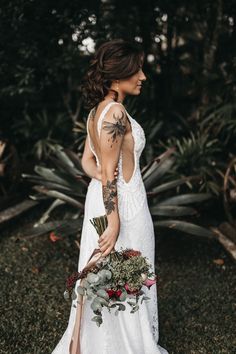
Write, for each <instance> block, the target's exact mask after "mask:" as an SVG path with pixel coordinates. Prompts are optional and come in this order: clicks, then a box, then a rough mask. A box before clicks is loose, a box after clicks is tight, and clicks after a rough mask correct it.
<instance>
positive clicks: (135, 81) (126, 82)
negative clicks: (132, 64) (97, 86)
mask: <svg viewBox="0 0 236 354" xmlns="http://www.w3.org/2000/svg"><path fill="white" fill-rule="evenodd" d="M145 80H146V76H145V75H144V72H143V69H142V67H141V66H140V69H139V71H138V72H137V73H135V74H134V75H132V76H131V77H129V78H128V79H122V80H119V91H121V92H123V93H124V94H125V95H126V94H127V95H139V94H140V91H141V87H142V81H145Z"/></svg>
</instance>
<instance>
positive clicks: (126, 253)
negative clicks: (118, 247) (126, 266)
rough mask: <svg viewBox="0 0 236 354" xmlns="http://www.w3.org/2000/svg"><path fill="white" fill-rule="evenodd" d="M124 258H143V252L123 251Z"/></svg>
mask: <svg viewBox="0 0 236 354" xmlns="http://www.w3.org/2000/svg"><path fill="white" fill-rule="evenodd" d="M123 256H124V257H125V258H131V257H137V256H141V252H140V251H136V250H133V249H131V248H129V249H126V250H125V251H123Z"/></svg>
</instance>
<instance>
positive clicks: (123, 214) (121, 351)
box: [52, 101, 168, 354]
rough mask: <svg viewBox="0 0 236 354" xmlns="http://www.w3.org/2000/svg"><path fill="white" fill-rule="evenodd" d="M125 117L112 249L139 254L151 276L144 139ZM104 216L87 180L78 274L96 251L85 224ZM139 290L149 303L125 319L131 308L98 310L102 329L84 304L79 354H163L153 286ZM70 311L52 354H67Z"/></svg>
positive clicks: (96, 185)
mask: <svg viewBox="0 0 236 354" xmlns="http://www.w3.org/2000/svg"><path fill="white" fill-rule="evenodd" d="M112 104H121V103H118V102H115V101H112V102H109V103H108V104H107V105H106V106H105V108H104V109H103V110H102V112H101V114H100V116H99V118H98V121H97V130H98V135H99V136H100V132H101V128H102V121H103V119H104V117H105V116H106V113H107V112H108V110H109V108H110V107H111V105H112ZM123 107H124V106H123ZM91 113H92V110H91V111H90V113H89V115H88V119H87V134H88V139H89V146H90V149H91V151H92V152H93V154H94V156H95V158H96V163H97V165H99V160H98V157H97V155H96V152H95V149H94V145H93V142H92V140H91V137H90V135H89V129H88V124H89V119H90V117H91ZM126 114H127V117H128V119H129V121H130V124H131V129H132V136H133V140H134V150H133V153H134V170H133V174H132V176H131V178H130V180H129V181H128V182H126V181H125V180H124V178H123V174H122V151H121V153H120V156H119V162H118V177H117V197H118V210H119V217H120V232H119V235H118V238H117V242H116V244H115V249H116V250H121V248H122V249H125V248H132V249H134V250H139V251H141V252H142V255H143V256H145V257H147V258H148V260H149V263H150V264H151V265H152V267H153V271H155V258H154V257H155V235H154V226H153V221H152V218H151V214H150V211H149V207H148V202H147V195H146V190H145V186H144V183H143V180H142V175H141V171H140V164H139V158H140V155H141V153H142V150H143V149H144V147H145V143H146V138H145V134H144V130H143V128H142V127H141V125H140V124H139V123H138V122H137V121H136V120H135V119H134V118H132V117H131V116H130V115H129V113H128V112H127V111H126ZM105 213H106V211H105V207H104V202H103V195H102V182H101V181H99V180H98V179H95V178H92V179H91V181H90V183H89V186H88V190H87V194H86V200H85V208H84V220H83V226H82V234H81V242H80V254H79V263H78V271H81V270H82V269H83V268H84V267H85V266H86V264H87V262H88V260H89V257H90V255H91V254H92V252H93V250H94V249H95V248H98V234H97V232H96V230H95V228H94V226H93V225H92V224H91V222H90V221H89V219H92V218H93V217H97V216H101V215H104V214H105ZM142 290H144V291H145V292H146V296H148V297H149V298H150V299H149V300H145V301H143V303H142V304H141V305H140V307H139V310H138V311H136V312H135V313H130V310H131V308H130V306H129V304H127V305H126V310H125V311H119V314H118V315H117V316H116V315H115V314H114V312H113V311H111V312H109V311H108V309H107V308H106V307H103V310H102V316H103V323H102V324H101V325H100V327H98V326H97V324H96V323H95V322H94V321H91V318H92V317H94V313H93V311H92V309H91V307H90V301H88V300H87V301H85V303H84V305H83V314H82V318H81V329H80V346H81V354H168V352H167V350H166V349H164V348H163V347H161V346H160V345H159V344H158V341H159V326H158V303H157V285H156V284H154V285H152V286H151V288H150V289H148V288H147V287H145V286H143V288H142ZM73 305H76V306H78V304H77V303H76V300H73V301H72V304H71V311H70V316H69V322H68V326H67V328H66V330H65V332H64V334H63V336H62V337H61V339H60V341H59V343H58V344H57V346H56V348H55V349H54V350H53V352H52V354H69V345H70V341H71V337H72V332H73V328H74V324H75V318H76V308H75V307H74V306H73ZM111 310H114V309H111Z"/></svg>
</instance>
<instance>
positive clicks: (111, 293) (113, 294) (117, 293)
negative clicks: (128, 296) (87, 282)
mask: <svg viewBox="0 0 236 354" xmlns="http://www.w3.org/2000/svg"><path fill="white" fill-rule="evenodd" d="M106 292H107V293H108V295H109V298H111V297H120V295H121V294H122V291H121V290H120V289H119V290H113V289H106Z"/></svg>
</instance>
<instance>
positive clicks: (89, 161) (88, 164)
mask: <svg viewBox="0 0 236 354" xmlns="http://www.w3.org/2000/svg"><path fill="white" fill-rule="evenodd" d="M81 165H82V168H83V170H84V172H85V173H86V174H87V175H88V176H89V177H90V178H96V179H97V180H99V181H101V180H102V172H101V166H97V164H96V159H95V156H94V154H93V153H92V151H91V149H90V146H89V142H88V135H87V137H86V139H85V145H84V152H83V155H82V159H81ZM117 175H118V167H117V168H116V170H115V172H114V177H115V178H117Z"/></svg>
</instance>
